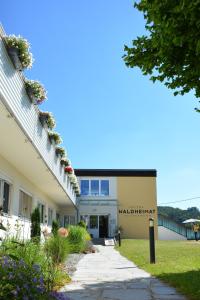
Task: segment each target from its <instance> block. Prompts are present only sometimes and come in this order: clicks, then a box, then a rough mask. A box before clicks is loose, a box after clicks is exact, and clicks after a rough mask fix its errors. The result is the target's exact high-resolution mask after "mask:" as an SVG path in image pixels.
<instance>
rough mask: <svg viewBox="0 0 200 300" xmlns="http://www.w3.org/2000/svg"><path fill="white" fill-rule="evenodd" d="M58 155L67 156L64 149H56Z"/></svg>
mask: <svg viewBox="0 0 200 300" xmlns="http://www.w3.org/2000/svg"><path fill="white" fill-rule="evenodd" d="M56 155H60V156H61V157H63V156H65V149H64V148H63V147H56Z"/></svg>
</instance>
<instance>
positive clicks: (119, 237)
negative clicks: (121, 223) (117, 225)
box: [118, 230, 121, 247]
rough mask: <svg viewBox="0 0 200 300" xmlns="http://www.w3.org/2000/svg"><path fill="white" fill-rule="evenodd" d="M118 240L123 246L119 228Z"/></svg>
mask: <svg viewBox="0 0 200 300" xmlns="http://www.w3.org/2000/svg"><path fill="white" fill-rule="evenodd" d="M118 242H119V247H121V232H120V230H118Z"/></svg>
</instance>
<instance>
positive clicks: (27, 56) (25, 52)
mask: <svg viewBox="0 0 200 300" xmlns="http://www.w3.org/2000/svg"><path fill="white" fill-rule="evenodd" d="M4 41H5V44H6V49H7V52H8V55H9V56H10V58H11V61H12V62H13V65H14V67H15V68H16V69H17V70H19V71H22V70H24V69H26V68H31V67H32V64H33V57H32V54H31V52H30V45H29V43H28V41H27V40H26V39H24V38H22V37H21V36H15V35H8V36H5V37H4Z"/></svg>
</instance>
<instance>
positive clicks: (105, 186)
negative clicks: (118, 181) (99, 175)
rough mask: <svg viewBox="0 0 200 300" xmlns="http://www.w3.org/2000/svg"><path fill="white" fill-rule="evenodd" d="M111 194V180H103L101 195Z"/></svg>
mask: <svg viewBox="0 0 200 300" xmlns="http://www.w3.org/2000/svg"><path fill="white" fill-rule="evenodd" d="M108 195H109V180H101V196H108Z"/></svg>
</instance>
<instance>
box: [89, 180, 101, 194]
mask: <svg viewBox="0 0 200 300" xmlns="http://www.w3.org/2000/svg"><path fill="white" fill-rule="evenodd" d="M91 195H94V196H97V195H99V180H91Z"/></svg>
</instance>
